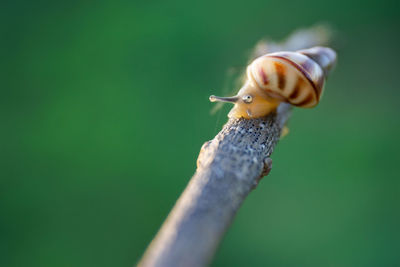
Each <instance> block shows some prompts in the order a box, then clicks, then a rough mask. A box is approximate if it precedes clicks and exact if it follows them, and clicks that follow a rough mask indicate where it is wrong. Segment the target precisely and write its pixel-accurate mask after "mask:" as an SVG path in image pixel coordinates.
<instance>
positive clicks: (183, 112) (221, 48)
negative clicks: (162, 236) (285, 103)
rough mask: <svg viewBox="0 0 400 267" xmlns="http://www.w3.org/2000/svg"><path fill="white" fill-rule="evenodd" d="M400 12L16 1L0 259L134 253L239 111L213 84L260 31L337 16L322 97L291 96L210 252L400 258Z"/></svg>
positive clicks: (7, 79) (267, 4)
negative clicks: (277, 133) (299, 101)
mask: <svg viewBox="0 0 400 267" xmlns="http://www.w3.org/2000/svg"><path fill="white" fill-rule="evenodd" d="M398 12H399V3H398V1H345V0H338V1H317V0H315V1H280V0H274V1H255V0H248V1H214V0H212V1H211V0H205V1H197V2H192V1H183V0H181V1H179V0H173V1H82V0H80V1H22V0H16V1H2V2H1V4H0V34H1V35H0V41H1V42H0V58H1V63H0V68H1V69H0V77H1V86H0V88H1V91H0V92H1V98H0V101H1V105H0V110H1V113H0V118H1V131H0V136H1V143H0V145H1V148H0V149H1V150H0V151H1V153H0V156H1V160H0V162H1V163H0V164H1V165H0V166H1V178H0V265H1V266H41V267H44V266H132V265H134V264H135V263H136V262H137V261H138V259H139V258H140V256H141V255H142V253H143V252H144V250H145V248H146V246H147V245H148V243H149V242H150V240H151V239H152V237H153V236H154V235H155V233H156V232H157V229H158V228H159V226H160V225H161V223H162V221H163V220H164V218H165V217H166V215H167V214H168V212H169V210H170V209H171V208H172V206H173V204H174V202H175V201H176V199H177V198H178V196H179V194H180V193H181V192H182V190H183V189H184V188H185V186H186V184H187V182H188V181H189V179H190V177H191V175H192V174H193V172H194V171H195V160H196V158H197V155H198V152H199V149H200V147H201V145H202V143H203V142H205V141H206V140H209V139H211V138H212V137H213V136H214V135H215V134H216V133H217V132H218V130H219V129H220V128H221V126H222V125H223V123H224V122H225V121H226V113H227V111H228V109H229V107H228V106H226V107H224V108H223V109H222V110H221V111H220V112H219V113H218V114H217V115H214V116H211V115H210V110H211V109H212V107H213V104H211V103H209V102H208V96H209V95H210V94H221V93H223V90H225V89H224V86H225V85H226V84H227V83H226V81H227V79H228V80H229V79H231V78H232V77H231V76H232V75H229V73H230V71H229V70H230V69H232V68H235V69H239V70H240V69H244V68H245V66H246V63H247V61H248V55H249V52H250V51H251V49H252V47H253V46H254V45H255V43H256V42H257V41H259V40H260V39H261V38H264V37H269V38H272V39H275V40H280V39H282V38H284V37H286V36H287V35H288V34H289V33H291V32H292V31H293V30H295V29H297V28H301V27H308V26H311V25H314V24H315V23H318V22H327V23H329V24H330V25H332V26H333V27H334V28H335V29H336V32H337V42H336V44H335V45H336V47H335V48H336V49H337V50H338V53H339V64H338V66H337V68H336V70H335V72H334V73H333V75H332V77H331V78H330V79H329V81H328V84H327V87H326V91H325V95H324V98H323V101H322V102H321V104H320V105H319V106H318V107H317V108H315V109H312V110H300V109H298V110H295V111H294V114H293V116H292V118H291V120H290V125H289V126H290V134H289V135H288V136H287V137H286V138H285V139H284V140H282V141H281V142H280V143H279V144H278V146H277V148H276V150H275V152H274V154H273V160H274V167H273V170H272V172H271V174H270V175H269V176H268V178H265V179H263V180H262V182H261V184H260V186H259V187H258V188H257V189H256V190H255V191H253V192H252V193H251V194H250V196H249V197H248V199H247V200H246V202H245V203H244V205H243V206H242V208H241V209H240V211H239V212H238V214H237V217H236V220H235V222H234V223H233V225H232V227H231V228H230V230H229V232H228V233H227V235H226V237H225V239H224V240H223V242H222V245H221V248H220V250H219V251H218V253H217V255H216V258H215V261H214V262H213V266H399V265H400V244H399V242H400V234H399V225H400V209H399V204H400V180H399V159H400V157H399V151H400V145H399V141H398V137H399V135H400V123H399V122H400V120H399V117H398V116H399V111H400V108H399V103H398V101H399V97H400V90H399V89H400V88H399V85H398V77H399V74H398V72H399V64H398V61H399V59H400V57H399V47H400V45H399V39H400V35H399V26H400V23H399V22H400V21H399V15H398ZM228 84H229V83H228ZM225 87H226V86H225ZM232 89H234V88H229V90H232Z"/></svg>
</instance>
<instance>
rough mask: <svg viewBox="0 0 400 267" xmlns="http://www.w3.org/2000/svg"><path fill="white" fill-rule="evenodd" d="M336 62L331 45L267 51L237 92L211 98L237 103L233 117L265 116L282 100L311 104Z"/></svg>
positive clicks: (252, 66)
mask: <svg viewBox="0 0 400 267" xmlns="http://www.w3.org/2000/svg"><path fill="white" fill-rule="evenodd" d="M335 62H336V53H335V51H333V50H332V49H330V48H328V47H313V48H309V49H304V50H299V51H296V52H277V53H271V54H266V55H264V56H261V57H259V58H257V59H255V60H254V61H253V62H252V63H251V64H250V65H249V66H248V67H247V81H246V83H245V84H244V85H243V87H242V88H241V89H240V90H239V92H238V94H237V95H236V96H233V97H217V96H210V101H212V102H214V101H222V102H231V103H234V104H235V106H234V108H233V109H232V110H231V112H230V113H229V117H237V118H240V117H244V118H257V117H261V116H265V115H267V114H269V113H270V112H272V111H274V110H275V109H276V108H277V107H278V105H279V104H280V103H281V102H287V103H290V104H292V105H294V106H298V107H304V108H311V107H314V106H316V105H317V104H318V102H319V100H320V98H321V95H322V93H323V88H324V83H325V79H326V77H327V75H328V74H329V71H330V70H331V69H332V67H333V66H334V64H335Z"/></svg>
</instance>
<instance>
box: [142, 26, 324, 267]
mask: <svg viewBox="0 0 400 267" xmlns="http://www.w3.org/2000/svg"><path fill="white" fill-rule="evenodd" d="M321 36H322V35H321V32H320V30H319V29H318V30H316V29H315V28H312V29H309V30H302V31H300V32H297V33H295V34H293V35H292V36H291V37H290V38H289V39H288V40H287V41H286V42H285V43H284V44H276V43H272V45H269V46H266V45H265V43H262V44H261V45H259V46H257V49H256V51H255V54H254V55H255V56H259V55H260V54H265V53H266V52H267V51H268V52H272V51H274V50H284V49H287V50H296V49H302V48H306V47H311V46H314V45H318V44H321V43H324V41H326V40H325V39H326V38H327V37H324V38H325V39H324V38H323V37H321ZM325 36H327V35H326V34H325ZM295 39H298V40H297V41H296V40H295ZM296 43H298V44H300V45H298V46H297V47H296ZM262 45H264V46H262ZM290 110H291V108H290V106H289V105H288V104H281V105H280V106H279V107H278V109H277V112H276V113H273V114H270V115H269V116H267V117H265V118H260V119H251V120H246V119H230V120H229V121H228V122H227V123H226V124H225V126H224V127H223V129H222V130H221V132H219V133H218V135H217V136H216V137H215V138H214V139H213V140H211V141H209V142H206V143H205V144H204V145H203V147H202V148H201V151H200V155H199V157H198V161H197V170H196V173H195V174H194V176H193V177H192V179H191V180H190V182H189V184H188V186H187V187H186V189H185V191H184V192H183V193H182V195H181V197H180V198H179V199H178V201H177V203H176V204H175V206H174V208H173V209H172V211H171V213H170V214H169V216H168V218H167V220H166V221H165V223H164V224H163V226H162V227H161V229H160V231H159V233H158V234H157V235H156V237H155V238H154V240H153V241H152V242H151V244H150V246H149V247H148V249H147V250H146V252H145V254H144V256H143V258H142V260H141V261H140V262H139V266H142V267H148V266H171V267H172V266H173V267H175V266H206V265H208V264H209V263H210V261H211V259H212V257H213V256H214V254H215V251H216V250H217V248H218V245H219V243H220V241H221V239H222V237H223V235H224V233H225V232H226V230H227V229H228V227H229V225H230V224H231V222H232V221H233V218H234V216H235V213H236V211H237V210H238V208H239V207H240V205H241V204H242V203H243V201H244V200H245V198H246V197H247V195H248V194H249V193H250V191H251V190H252V189H254V188H255V187H256V186H257V184H258V182H259V180H260V178H261V177H262V176H263V172H265V171H268V169H269V168H270V167H271V166H270V165H269V163H268V162H269V161H268V160H267V161H266V159H268V158H269V156H270V155H271V153H272V151H273V149H274V147H275V145H276V143H277V142H278V141H279V137H280V134H281V131H282V128H283V126H284V125H285V124H286V122H287V120H288V119H289V117H290V113H291V112H290ZM265 163H267V164H265ZM265 165H266V166H265Z"/></svg>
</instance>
